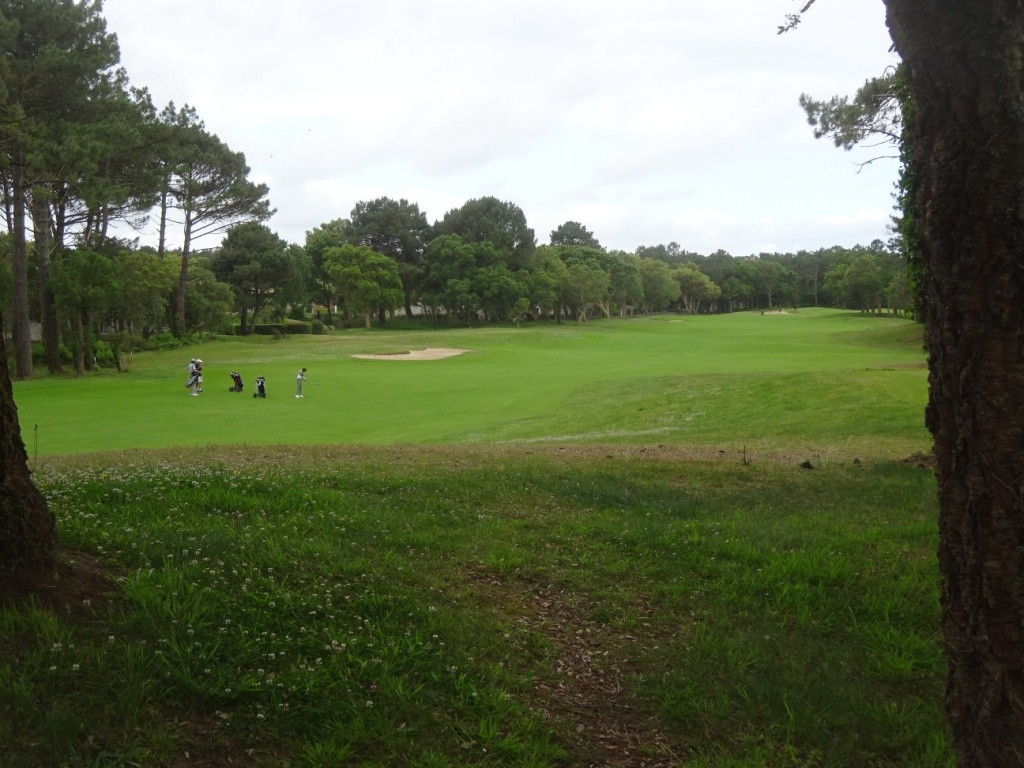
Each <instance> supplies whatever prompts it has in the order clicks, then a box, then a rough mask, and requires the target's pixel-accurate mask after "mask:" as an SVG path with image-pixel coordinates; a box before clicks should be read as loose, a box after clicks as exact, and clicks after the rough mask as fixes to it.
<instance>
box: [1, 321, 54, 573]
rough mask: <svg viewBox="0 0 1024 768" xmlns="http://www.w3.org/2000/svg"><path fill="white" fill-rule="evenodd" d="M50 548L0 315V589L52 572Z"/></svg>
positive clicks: (48, 516)
mask: <svg viewBox="0 0 1024 768" xmlns="http://www.w3.org/2000/svg"><path fill="white" fill-rule="evenodd" d="M56 547H57V535H56V524H55V521H54V516H53V514H52V513H51V512H50V510H49V508H48V507H47V505H46V499H45V498H44V497H43V495H42V494H41V493H40V492H39V489H38V488H36V486H35V484H34V483H33V482H32V478H31V475H30V474H29V469H28V456H27V455H26V453H25V444H24V442H22V439H21V430H20V428H19V426H18V409H17V408H16V407H15V405H14V395H13V392H12V389H11V377H10V373H9V372H8V370H7V349H6V347H5V344H4V332H3V318H2V316H0V590H2V589H3V588H4V587H5V586H6V585H8V584H10V583H12V582H15V581H17V582H19V583H20V584H26V583H28V584H30V583H32V582H33V581H34V580H36V579H39V578H41V577H46V576H49V575H50V574H52V571H53V568H54V565H55V564H56Z"/></svg>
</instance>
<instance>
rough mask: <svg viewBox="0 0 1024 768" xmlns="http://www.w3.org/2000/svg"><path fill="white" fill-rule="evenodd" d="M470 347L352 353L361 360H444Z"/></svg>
mask: <svg viewBox="0 0 1024 768" xmlns="http://www.w3.org/2000/svg"><path fill="white" fill-rule="evenodd" d="M471 351H472V350H469V349H457V348H455V347H427V348H426V349H419V350H410V351H409V352H395V353H391V354H384V355H352V357H357V358H359V359H360V360H443V359H444V358H446V357H455V356H456V355H464V354H465V353H466V352H471Z"/></svg>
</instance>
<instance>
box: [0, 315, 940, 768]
mask: <svg viewBox="0 0 1024 768" xmlns="http://www.w3.org/2000/svg"><path fill="white" fill-rule="evenodd" d="M428 346H445V347H463V348H467V349H471V350H473V351H472V353H469V354H466V355H464V356H462V357H458V358H451V359H448V360H443V361H437V362H428V363H413V362H384V363H375V362H370V361H360V360H355V359H353V358H351V357H350V355H351V354H353V353H357V352H396V351H404V350H409V349H422V348H424V347H428ZM197 353H198V354H199V355H200V356H202V357H203V358H204V360H206V363H207V365H206V368H207V373H206V376H207V392H206V393H204V395H203V396H202V397H200V398H188V397H187V396H185V394H184V387H183V386H182V383H183V378H184V377H183V376H182V375H181V374H180V372H179V371H178V369H179V368H182V365H181V364H180V363H182V362H183V360H182V359H180V358H184V361H187V358H188V357H191V356H193V355H194V354H197ZM299 365H307V366H309V367H310V374H311V381H310V383H309V384H307V387H308V389H307V390H306V391H307V397H306V398H304V399H303V400H302V401H296V400H295V399H294V398H293V397H292V392H291V386H292V381H293V377H294V371H295V370H297V368H298V367H299ZM221 366H223V372H224V379H225V380H224V382H223V385H222V386H221V387H220V388H219V389H218V388H217V387H216V386H214V385H213V380H214V379H215V378H216V377H217V376H216V373H215V372H217V371H219V370H220V368H221ZM232 369H239V370H242V372H243V374H245V378H246V381H247V383H249V384H250V386H251V381H252V379H253V378H254V376H255V374H256V373H264V374H265V375H267V377H268V382H269V386H270V397H269V398H268V399H267V400H266V401H254V400H253V399H252V398H251V396H250V394H249V393H248V392H246V393H243V394H242V395H238V394H234V393H229V392H228V391H227V388H228V385H229V381H228V380H227V375H226V374H227V372H228V371H230V370H232ZM314 382H315V383H314ZM924 388H925V373H924V370H923V367H922V352H921V349H920V331H919V329H918V328H917V327H916V326H914V325H913V324H910V323H907V322H905V321H899V320H893V319H891V318H867V317H862V316H859V315H857V314H854V313H837V312H828V311H804V310H801V311H800V312H799V313H797V314H796V315H785V316H771V315H766V316H761V315H753V314H751V315H737V316H729V317H724V318H675V317H661V318H653V319H641V320H639V321H634V320H629V321H615V322H612V323H593V324H590V325H588V326H584V327H579V326H575V325H565V326H535V327H528V328H525V329H511V328H489V327H488V328H481V329H466V330H459V331H449V332H444V333H442V332H439V331H432V330H417V331H396V332H378V331H374V332H370V333H366V332H362V331H356V332H353V333H339V334H337V335H334V336H330V337H309V338H304V339H288V340H285V341H281V342H271V341H269V340H263V339H260V340H253V339H246V340H230V341H227V340H216V341H211V342H208V343H206V344H204V345H203V346H202V347H201V348H198V349H190V350H188V351H186V352H184V353H183V352H180V351H179V352H177V353H162V354H150V355H139V356H136V358H135V359H134V360H133V361H132V363H131V372H130V373H128V374H103V375H99V376H92V377H84V378H82V379H79V380H75V379H71V378H49V379H47V378H43V379H40V380H37V381H32V382H19V383H18V384H17V385H16V398H17V401H18V405H19V409H20V412H21V415H22V426H23V433H24V434H25V436H26V442H27V443H28V446H29V453H30V457H32V465H33V467H34V469H35V477H36V479H37V481H38V482H39V484H40V486H41V487H42V489H43V491H44V493H45V494H46V496H47V498H48V499H49V501H50V505H51V508H52V509H53V510H54V511H55V513H56V514H57V516H58V526H59V530H60V535H61V543H62V546H63V548H64V551H65V552H68V553H70V556H71V557H78V558H80V559H89V560H91V559H97V560H98V561H99V562H100V563H102V564H103V565H104V567H106V568H109V569H111V571H112V573H113V574H114V575H115V577H116V590H115V591H114V593H113V594H112V595H111V597H110V598H109V599H107V600H103V601H97V603H96V604H95V605H90V606H82V605H74V606H70V605H69V606H67V608H68V610H67V611H60V610H58V611H56V612H54V611H52V610H50V609H44V608H43V607H41V606H39V605H36V606H35V607H24V606H21V607H12V606H8V607H3V608H0V652H3V653H4V656H5V658H6V659H7V662H6V663H5V664H4V665H3V666H2V667H0V755H2V756H3V759H2V760H0V764H2V765H3V766H4V767H5V768H8V766H9V767H10V768H28V766H51V765H52V766H65V765H66V766H76V767H77V766H114V765H121V766H125V765H142V766H181V765H191V764H195V765H212V764H218V763H217V761H218V760H219V761H220V764H225V760H226V759H228V758H230V759H231V760H233V763H234V764H243V765H253V766H258V767H259V766H276V767H278V766H279V767H283V766H289V768H290V767H291V766H311V767H312V766H357V767H359V768H369V767H370V766H374V767H376V766H395V765H402V766H418V767H422V768H427V767H430V768H440V767H441V766H510V767H511V766H550V767H552V768H554V767H555V766H584V765H590V764H595V763H600V762H602V761H604V762H606V763H608V762H610V763H611V764H614V763H615V760H616V759H619V758H621V760H620V762H621V764H622V765H641V764H643V761H645V760H646V761H651V760H659V761H661V764H666V763H668V764H673V765H680V766H689V767H692V768H701V767H704V766H708V767H710V766H715V767H716V768H717V767H718V766H753V767H754V768H757V767H758V766H761V767H763V768H776V767H777V766H783V767H785V766H794V767H796V766H802V767H804V768H806V767H808V766H824V767H829V768H831V767H832V766H836V767H838V766H843V767H846V766H850V767H851V768H852V767H854V766H857V767H858V768H859V767H860V766H875V767H876V768H881V767H882V766H893V767H895V766H921V767H924V766H951V765H952V758H951V755H950V750H949V745H948V739H947V735H946V730H945V726H944V723H943V718H942V707H941V693H942V680H943V667H944V664H943V660H942V656H941V653H940V648H939V641H938V633H937V622H938V594H937V593H938V587H937V585H938V576H937V566H936V563H935V556H934V552H935V548H936V540H935V539H936V531H935V516H936V500H935V489H934V480H933V478H932V475H931V473H930V472H929V471H928V470H927V469H923V468H921V467H919V466H917V465H916V464H914V463H904V462H902V461H899V459H900V458H902V457H904V456H907V455H910V454H912V453H917V452H925V451H927V446H928V441H927V437H926V435H925V433H924V430H923V427H922V426H921V424H920V420H921V411H922V409H923V404H924V397H925V392H924ZM179 390H180V391H179ZM72 408H73V409H74V410H73V414H74V415H73V417H70V416H68V415H67V414H68V413H69V409H72ZM62 414H64V415H63V416H62ZM36 423H38V424H39V425H40V426H39V435H40V437H39V447H38V455H37V456H36V455H33V454H34V451H33V445H32V438H33V436H34V429H33V425H34V424H36ZM218 443H220V444H218ZM398 443H401V444H402V445H397V444H398ZM412 443H419V444H420V445H411V444H412ZM277 444H280V445H277ZM388 444H390V445H388ZM140 447H153V448H154V450H151V451H140V450H135V449H137V448H140ZM100 448H102V449H104V450H106V451H107V452H105V453H95V454H82V455H74V454H75V453H76V452H82V451H84V450H89V449H100ZM805 460H809V461H810V462H811V466H813V467H814V469H804V468H801V466H800V465H801V464H802V463H803V462H804V461H805ZM71 609H75V610H71ZM583 658H585V659H586V660H587V668H586V669H585V670H582V671H583V672H588V673H589V674H590V675H591V677H592V678H593V679H592V680H590V681H589V682H588V681H587V680H585V679H584V678H583V677H581V668H580V667H579V664H580V659H583ZM574 665H575V666H574ZM594 680H604V681H606V682H607V681H613V682H614V685H611V684H609V685H607V686H606V687H605V688H600V686H597V685H596V684H595V683H594ZM610 690H614V691H615V692H614V693H613V694H612V693H609V692H608V691H610ZM618 722H623V723H626V724H627V727H628V728H630V729H632V732H634V733H635V734H636V735H637V737H636V738H635V739H634V740H633V741H632V742H631V744H632V746H631V747H630V749H631V750H633V751H632V752H631V754H630V756H629V757H628V758H627V757H625V755H623V754H619V755H613V754H612V753H609V752H607V751H602V749H601V747H600V743H601V738H600V737H601V736H602V735H603V734H602V728H604V729H605V730H607V729H608V728H610V727H611V726H612V725H613V724H615V723H618ZM655 737H657V738H655Z"/></svg>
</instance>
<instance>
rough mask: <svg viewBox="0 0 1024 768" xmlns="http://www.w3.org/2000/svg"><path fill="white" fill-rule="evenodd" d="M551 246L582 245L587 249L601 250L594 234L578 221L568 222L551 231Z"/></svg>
mask: <svg viewBox="0 0 1024 768" xmlns="http://www.w3.org/2000/svg"><path fill="white" fill-rule="evenodd" d="M551 245H554V246H559V245H580V246H583V247H585V248H597V249H599V250H602V249H601V243H600V242H599V241H598V239H597V238H596V237H594V233H593V232H591V231H590V230H589V229H587V228H586V227H585V226H583V225H582V224H580V223H579V222H578V221H567V222H565V223H564V224H560V225H559V226H558V228H557V229H554V230H552V231H551Z"/></svg>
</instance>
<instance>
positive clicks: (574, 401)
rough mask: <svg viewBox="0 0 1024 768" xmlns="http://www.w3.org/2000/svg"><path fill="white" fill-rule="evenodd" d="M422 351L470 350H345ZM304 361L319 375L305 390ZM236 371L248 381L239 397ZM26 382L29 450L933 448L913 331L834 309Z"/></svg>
mask: <svg viewBox="0 0 1024 768" xmlns="http://www.w3.org/2000/svg"><path fill="white" fill-rule="evenodd" d="M428 346H446V347H461V348H466V349H470V350H472V352H471V353H469V354H466V355H463V356H460V357H457V358H449V359H446V360H439V361H429V362H393V361H367V360H357V359H354V358H352V357H351V355H353V354H357V353H365V352H399V351H407V350H410V349H421V348H424V347H428ZM193 354H199V355H200V356H202V357H203V358H204V360H205V379H206V392H205V393H204V395H203V396H202V397H200V398H188V397H187V396H186V395H185V388H184V386H183V383H184V376H183V374H182V371H183V370H184V363H185V362H187V357H190V356H191V355H193ZM301 365H307V366H308V367H309V368H310V372H309V377H310V378H309V382H308V383H307V386H306V390H305V392H306V397H305V398H304V399H303V400H302V401H299V402H296V401H295V399H294V398H293V397H292V393H293V387H294V377H295V371H296V370H297V369H298V368H299V367H300V366H301ZM231 370H239V371H240V372H242V374H243V377H244V378H245V380H246V382H247V392H245V393H242V394H236V393H231V392H228V387H229V385H230V380H229V378H228V373H229V372H230V371H231ZM256 375H265V376H266V377H267V382H268V384H267V386H268V392H269V395H270V396H269V397H268V398H267V400H265V401H254V400H253V399H252V397H251V396H250V392H251V388H252V382H253V380H254V379H255V377H256ZM15 392H16V398H17V401H18V405H19V409H20V414H21V423H22V430H23V434H24V437H25V442H26V445H27V447H28V449H29V453H30V454H33V455H35V454H36V453H38V454H39V455H46V454H50V453H80V452H85V451H94V450H110V449H113V450H131V449H133V448H150V447H161V446H167V445H177V446H182V447H186V446H193V447H194V446H207V445H213V444H248V445H267V444H323V443H331V444H338V443H344V444H395V443H433V444H442V443H472V442H491V441H494V440H502V441H530V442H535V441H563V442H593V441H600V442H609V441H610V442H617V441H626V442H637V441H645V442H665V443H676V444H678V443H682V444H688V445H700V446H705V447H707V448H709V449H716V450H718V449H721V450H728V451H736V450H740V449H741V448H742V447H743V446H749V447H750V448H751V449H755V450H760V451H770V452H779V451H794V452H810V453H820V454H823V455H831V454H833V453H837V452H838V453H840V454H842V455H850V454H861V455H889V456H898V455H906V454H909V453H912V452H914V451H918V450H922V449H923V448H924V447H925V446H926V445H927V444H928V443H927V436H926V434H925V431H924V428H923V426H922V424H921V421H922V418H921V413H922V409H923V406H924V396H925V371H924V368H923V355H922V351H921V348H920V334H919V329H918V327H917V326H915V325H913V324H911V323H908V322H906V321H902V320H895V319H892V318H872V317H864V316H861V315H859V314H856V313H842V312H834V311H823V310H804V311H801V312H798V313H795V314H789V315H760V314H754V313H750V314H734V315H728V316H720V317H695V318H690V317H665V316H663V317H656V318H645V319H637V320H624V321H620V320H616V321H612V322H604V323H591V324H589V325H585V326H578V325H575V324H565V325H560V326H552V325H528V326H525V327H523V328H521V329H512V328H488V327H484V328H479V329H467V330H455V331H444V332H436V331H430V330H419V331H411V332H394V333H391V332H380V331H373V332H365V331H361V330H357V331H352V332H343V333H339V334H336V335H332V336H318V337H305V338H289V339H287V340H284V341H279V342H273V341H270V340H268V339H262V338H261V339H247V340H245V341H234V340H222V341H211V342H207V343H204V344H202V345H200V346H198V347H192V348H190V349H189V350H177V351H172V352H163V353H147V354H142V355H137V356H136V357H135V358H134V360H133V361H132V363H131V371H130V373H127V374H120V375H116V374H106V375H100V376H96V377H88V378H85V379H82V380H79V381H75V382H73V383H72V382H71V381H69V380H67V379H63V378H61V379H40V380H35V381H29V382H19V383H17V384H16V385H15ZM209 450H210V452H211V453H215V449H212V448H211V449H209Z"/></svg>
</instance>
